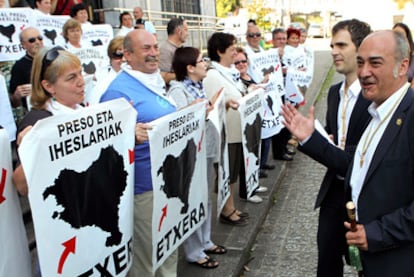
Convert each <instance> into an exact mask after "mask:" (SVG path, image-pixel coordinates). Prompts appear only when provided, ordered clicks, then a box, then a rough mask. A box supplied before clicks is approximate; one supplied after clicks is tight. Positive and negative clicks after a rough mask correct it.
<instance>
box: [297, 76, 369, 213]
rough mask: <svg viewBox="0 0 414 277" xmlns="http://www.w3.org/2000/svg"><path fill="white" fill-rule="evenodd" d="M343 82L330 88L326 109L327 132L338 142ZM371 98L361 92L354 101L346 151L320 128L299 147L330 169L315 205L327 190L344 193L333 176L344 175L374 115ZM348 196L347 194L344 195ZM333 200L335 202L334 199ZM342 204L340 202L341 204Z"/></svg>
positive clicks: (319, 204)
mask: <svg viewBox="0 0 414 277" xmlns="http://www.w3.org/2000/svg"><path fill="white" fill-rule="evenodd" d="M341 84H342V82H340V83H338V84H335V85H333V86H332V87H331V88H330V89H329V92H328V109H327V112H326V127H325V129H326V131H327V133H328V134H333V135H334V141H335V144H338V137H337V134H338V120H337V118H338V113H340V112H341V110H339V109H340V108H341V107H339V102H340V95H339V90H340V88H341ZM370 103H371V102H370V101H368V100H366V99H365V98H364V97H362V93H360V94H359V95H358V99H357V101H356V103H355V106H354V109H353V110H352V113H351V118H350V120H349V125H348V132H347V137H346V142H345V151H343V150H342V149H340V148H338V147H336V146H334V145H332V144H331V143H329V142H328V141H327V140H326V139H325V138H324V137H323V136H322V135H321V134H320V133H319V132H318V131H315V132H314V133H313V134H312V136H311V137H310V138H309V140H308V141H307V142H306V143H304V144H303V145H302V146H300V148H299V149H300V150H301V151H302V152H303V153H305V154H306V155H308V156H309V157H311V158H313V159H314V160H316V161H318V162H320V163H321V164H323V165H325V166H326V167H327V168H328V170H327V172H326V174H325V177H324V179H323V181H322V184H321V188H320V189H319V193H318V197H317V198H316V203H315V209H316V208H318V207H320V206H321V204H322V202H323V201H324V199H325V196H326V195H327V193H328V190H330V189H333V190H336V191H338V192H339V191H342V192H343V193H344V187H342V186H331V184H332V182H333V180H334V179H335V178H337V177H336V176H337V175H340V176H345V174H346V172H347V169H348V165H349V164H350V163H351V161H352V157H353V155H354V152H355V149H356V146H357V144H358V141H359V138H360V137H361V135H362V133H363V132H364V130H365V128H366V126H367V125H368V123H369V120H370V119H371V116H370V115H369V113H368V106H369V105H370ZM344 199H345V195H344ZM331 204H332V203H331ZM337 205H341V207H345V206H344V202H341V203H337ZM338 207H339V206H338Z"/></svg>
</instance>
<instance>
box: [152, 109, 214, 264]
mask: <svg viewBox="0 0 414 277" xmlns="http://www.w3.org/2000/svg"><path fill="white" fill-rule="evenodd" d="M205 106H206V103H205V102H202V103H198V104H194V105H190V106H188V107H187V108H184V109H181V110H179V111H177V112H174V113H172V114H169V115H166V116H163V117H161V118H159V119H157V120H154V121H152V122H150V123H149V124H150V125H151V126H152V127H153V128H152V130H149V131H148V136H149V143H150V155H151V176H152V187H153V193H154V205H153V206H154V209H153V216H152V222H153V225H152V244H153V270H154V272H155V271H156V270H157V268H158V267H159V266H160V265H161V264H162V263H163V262H164V261H165V259H166V258H167V257H168V256H169V255H170V254H171V253H172V252H173V251H174V250H175V249H177V247H178V246H179V245H180V244H181V243H182V242H184V240H185V239H186V238H187V237H188V236H190V235H191V234H192V233H193V232H194V231H195V230H196V229H198V228H199V227H200V225H201V224H202V223H203V222H204V220H205V219H206V212H207V193H208V190H207V174H206V169H207V165H206V149H205V119H206V113H205V112H206V108H205Z"/></svg>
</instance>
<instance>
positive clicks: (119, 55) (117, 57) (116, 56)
mask: <svg viewBox="0 0 414 277" xmlns="http://www.w3.org/2000/svg"><path fill="white" fill-rule="evenodd" d="M123 56H124V53H122V52H118V51H117V52H114V53H112V59H115V60H120V59H122V57H123Z"/></svg>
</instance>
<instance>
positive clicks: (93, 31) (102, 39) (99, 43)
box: [81, 24, 114, 53]
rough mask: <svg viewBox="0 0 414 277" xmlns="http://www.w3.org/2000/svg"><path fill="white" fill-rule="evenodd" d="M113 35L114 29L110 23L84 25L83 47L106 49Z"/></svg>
mask: <svg viewBox="0 0 414 277" xmlns="http://www.w3.org/2000/svg"><path fill="white" fill-rule="evenodd" d="M113 37H114V31H113V29H112V26H111V25H109V24H83V25H82V39H81V45H82V47H102V48H103V49H104V50H105V51H106V49H107V48H108V45H109V42H110V41H111V39H112V38H113ZM105 53H106V52H105Z"/></svg>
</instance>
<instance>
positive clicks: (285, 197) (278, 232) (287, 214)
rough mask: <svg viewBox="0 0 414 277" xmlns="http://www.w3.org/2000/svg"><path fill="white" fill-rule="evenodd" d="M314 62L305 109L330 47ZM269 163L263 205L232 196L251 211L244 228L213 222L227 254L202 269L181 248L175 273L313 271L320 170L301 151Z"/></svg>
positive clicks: (185, 276)
mask: <svg viewBox="0 0 414 277" xmlns="http://www.w3.org/2000/svg"><path fill="white" fill-rule="evenodd" d="M315 63H316V65H315V73H314V74H315V75H314V81H313V83H312V85H311V86H310V88H309V90H308V92H307V93H306V98H307V105H306V106H305V107H304V110H306V111H307V109H308V107H309V106H310V105H311V104H312V103H314V102H315V100H316V98H317V96H318V94H319V92H320V90H321V87H322V83H323V82H324V81H325V79H326V77H327V74H328V71H329V69H330V67H331V57H330V54H329V51H320V52H316V53H315ZM340 78H341V77H340V76H339V75H336V74H335V75H334V77H333V79H332V80H331V81H332V82H338V81H339V80H340ZM328 87H329V86H328ZM328 87H327V88H328ZM326 93H327V91H322V93H321V96H320V97H319V101H318V103H317V105H316V114H317V117H318V118H319V119H320V121H321V122H324V115H325V111H326ZM274 163H275V165H276V169H275V170H273V171H268V173H269V177H268V178H267V179H261V185H265V186H267V187H269V190H270V192H269V193H268V194H267V195H266V194H265V195H263V194H262V195H261V196H263V198H264V199H265V201H264V202H263V203H261V204H250V203H246V202H241V201H239V200H238V199H236V200H237V205H236V206H237V207H239V208H240V209H242V210H245V211H247V212H249V213H250V217H251V218H250V219H249V224H248V225H247V226H245V227H231V226H228V225H224V224H221V223H218V222H213V227H212V228H213V230H212V232H213V239H214V241H215V242H216V243H217V244H223V245H225V246H226V247H227V248H228V249H229V252H228V253H227V254H226V255H222V256H218V255H216V256H215V258H217V260H218V261H219V262H220V266H219V267H218V268H217V269H214V270H206V269H200V268H198V267H196V266H194V265H190V264H188V263H187V262H185V260H184V259H183V257H182V249H180V254H181V255H180V261H179V264H178V276H179V277H194V276H206V277H210V276H225V277H227V276H246V277H267V276H269V277H270V276H272V277H283V276H289V277H295V276H298V277H308V276H315V275H316V258H317V250H316V229H317V218H318V211H314V210H313V206H314V201H315V198H316V194H317V192H318V189H319V185H320V183H321V180H322V177H323V175H324V174H325V168H324V167H323V166H321V165H319V164H318V163H316V162H314V161H313V160H311V159H310V158H308V157H306V156H305V155H303V154H301V153H298V154H297V155H296V156H295V159H294V161H292V162H282V161H274ZM237 198H238V197H237ZM246 270H248V271H246ZM346 276H349V277H350V276H355V273H354V272H353V270H352V269H351V268H347V269H346Z"/></svg>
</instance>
